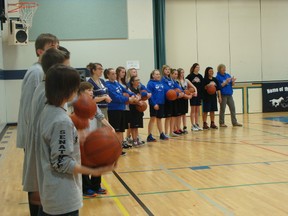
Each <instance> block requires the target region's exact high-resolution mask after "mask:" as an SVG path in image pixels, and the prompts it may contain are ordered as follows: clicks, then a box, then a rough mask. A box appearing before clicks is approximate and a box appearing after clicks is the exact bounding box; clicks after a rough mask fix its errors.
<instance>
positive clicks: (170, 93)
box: [166, 89, 177, 101]
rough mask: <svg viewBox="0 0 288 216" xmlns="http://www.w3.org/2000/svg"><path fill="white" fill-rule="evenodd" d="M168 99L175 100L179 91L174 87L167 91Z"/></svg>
mask: <svg viewBox="0 0 288 216" xmlns="http://www.w3.org/2000/svg"><path fill="white" fill-rule="evenodd" d="M166 98H167V100H170V101H174V100H176V99H177V93H176V91H175V90H174V89H170V90H168V91H167V92H166Z"/></svg>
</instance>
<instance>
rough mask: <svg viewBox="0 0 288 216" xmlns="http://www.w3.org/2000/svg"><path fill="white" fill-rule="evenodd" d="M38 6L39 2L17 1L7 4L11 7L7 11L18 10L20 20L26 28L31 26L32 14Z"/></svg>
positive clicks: (14, 11)
mask: <svg viewBox="0 0 288 216" xmlns="http://www.w3.org/2000/svg"><path fill="white" fill-rule="evenodd" d="M38 6H39V4H38V3H36V2H18V3H15V4H8V7H10V8H12V9H10V10H8V13H17V12H19V18H20V21H21V22H22V23H23V24H24V25H25V26H26V28H31V27H32V21H33V16H34V14H35V12H36V10H37V8H38Z"/></svg>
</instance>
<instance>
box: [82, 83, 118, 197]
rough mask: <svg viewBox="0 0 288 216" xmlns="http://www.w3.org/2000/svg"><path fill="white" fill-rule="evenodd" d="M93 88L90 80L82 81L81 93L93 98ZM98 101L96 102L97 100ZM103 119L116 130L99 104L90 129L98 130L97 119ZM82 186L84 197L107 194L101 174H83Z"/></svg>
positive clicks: (107, 125) (104, 123) (105, 123)
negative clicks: (95, 175) (102, 183)
mask: <svg viewBox="0 0 288 216" xmlns="http://www.w3.org/2000/svg"><path fill="white" fill-rule="evenodd" d="M93 88H94V86H93V85H92V84H91V83H90V82H81V83H80V87H79V92H78V93H79V94H88V95H89V96H90V97H91V98H93ZM95 103H96V102H95ZM97 120H98V121H101V123H102V124H103V125H104V126H106V127H109V128H111V130H112V131H113V132H115V130H114V128H113V127H112V126H111V125H110V124H109V122H108V121H107V119H105V116H104V114H103V113H102V111H101V109H99V107H98V105H97V113H96V115H95V118H94V119H91V120H90V123H89V129H88V130H89V131H93V130H96V129H97V128H99V126H98V125H97V122H96V121H97ZM82 188H83V196H84V197H95V196H97V194H106V193H107V192H106V189H104V188H102V187H101V176H97V177H94V176H91V177H90V176H89V175H82Z"/></svg>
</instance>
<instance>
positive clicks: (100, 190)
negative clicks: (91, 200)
mask: <svg viewBox="0 0 288 216" xmlns="http://www.w3.org/2000/svg"><path fill="white" fill-rule="evenodd" d="M96 194H107V190H106V189H105V188H101V187H100V188H99V189H98V190H97V191H96Z"/></svg>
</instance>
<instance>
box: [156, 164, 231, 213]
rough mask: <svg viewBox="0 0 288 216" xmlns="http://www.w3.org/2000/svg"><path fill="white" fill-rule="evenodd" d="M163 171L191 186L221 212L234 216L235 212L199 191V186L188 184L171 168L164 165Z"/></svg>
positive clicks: (190, 187) (188, 186) (191, 188)
mask: <svg viewBox="0 0 288 216" xmlns="http://www.w3.org/2000/svg"><path fill="white" fill-rule="evenodd" d="M161 167H162V169H163V171H164V172H165V173H167V174H168V175H169V176H171V177H172V178H174V179H175V180H177V181H178V182H180V183H181V184H182V185H184V186H185V187H187V188H189V189H190V190H191V191H193V192H195V193H196V194H197V195H199V196H200V197H202V198H203V199H205V200H206V201H207V202H209V203H210V204H211V205H213V206H214V207H216V208H218V209H219V210H220V211H221V212H223V213H224V215H227V216H234V213H233V212H231V211H230V210H229V209H227V208H226V207H224V206H222V205H220V204H219V203H217V202H216V201H214V200H213V199H211V198H210V197H208V196H207V195H205V194H203V193H202V192H200V191H198V190H197V188H194V187H193V186H191V185H190V184H188V183H187V182H185V181H184V180H183V179H182V178H180V177H179V176H177V175H176V174H174V173H173V172H171V171H170V170H168V169H166V168H165V167H164V166H161Z"/></svg>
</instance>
